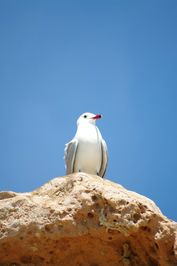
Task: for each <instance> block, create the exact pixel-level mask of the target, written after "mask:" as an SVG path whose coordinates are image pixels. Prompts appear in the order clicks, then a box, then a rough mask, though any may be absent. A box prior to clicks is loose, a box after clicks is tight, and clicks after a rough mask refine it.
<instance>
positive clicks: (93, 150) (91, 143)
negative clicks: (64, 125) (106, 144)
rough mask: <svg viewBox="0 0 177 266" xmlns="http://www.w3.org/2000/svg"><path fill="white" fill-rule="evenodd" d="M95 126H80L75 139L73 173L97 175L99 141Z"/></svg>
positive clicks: (99, 158)
mask: <svg viewBox="0 0 177 266" xmlns="http://www.w3.org/2000/svg"><path fill="white" fill-rule="evenodd" d="M100 136H101V134H100V132H99V129H98V128H97V127H96V126H95V125H84V126H82V125H80V126H79V127H78V130H77V133H76V137H77V139H78V140H79V145H78V149H77V155H76V158H75V171H76V172H78V171H82V172H87V173H90V174H97V173H98V172H99V170H100V167H101V161H102V153H101V139H100Z"/></svg>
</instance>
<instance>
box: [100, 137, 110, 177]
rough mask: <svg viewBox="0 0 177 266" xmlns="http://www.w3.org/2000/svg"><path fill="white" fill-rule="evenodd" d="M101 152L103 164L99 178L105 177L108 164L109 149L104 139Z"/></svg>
mask: <svg viewBox="0 0 177 266" xmlns="http://www.w3.org/2000/svg"><path fill="white" fill-rule="evenodd" d="M101 151H102V163H101V168H100V172H99V176H101V177H104V175H105V173H106V168H107V164H108V149H107V145H106V142H105V141H104V139H102V140H101Z"/></svg>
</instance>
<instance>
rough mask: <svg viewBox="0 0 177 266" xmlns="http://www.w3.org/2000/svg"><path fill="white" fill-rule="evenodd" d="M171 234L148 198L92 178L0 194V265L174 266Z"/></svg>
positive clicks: (174, 228) (176, 250) (175, 241)
mask: <svg viewBox="0 0 177 266" xmlns="http://www.w3.org/2000/svg"><path fill="white" fill-rule="evenodd" d="M176 234H177V224H176V223H175V222H173V221H170V220H169V219H167V218H166V217H164V216H163V215H162V213H161V212H160V210H159V209H158V207H157V206H156V205H155V204H154V203H153V202H152V201H151V200H149V199H148V198H146V197H144V196H141V195H139V194H137V193H135V192H131V191H128V190H126V189H125V188H123V187H122V186H120V185H117V184H115V183H113V182H110V181H108V180H104V179H101V178H99V177H97V176H91V175H87V174H84V173H78V174H73V175H70V176H66V177H60V178H55V179H53V180H52V181H50V182H49V183H47V184H45V185H44V186H42V187H41V188H39V189H37V190H35V191H33V192H31V193H15V192H1V193H0V266H2V265H4V266H10V265H11V266H12V265H13V266H17V265H22V266H25V265H29V266H33V265H36V266H38V265H39V266H42V265H44V266H45V265H51V266H54V265H56V266H76V265H77V266H108V265H109V266H129V265H130V266H175V265H177V238H176Z"/></svg>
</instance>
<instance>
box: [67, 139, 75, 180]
mask: <svg viewBox="0 0 177 266" xmlns="http://www.w3.org/2000/svg"><path fill="white" fill-rule="evenodd" d="M77 147H78V140H77V139H73V140H72V141H70V142H69V143H67V144H66V145H65V150H64V160H65V168H66V174H67V175H69V174H71V173H73V172H74V161H75V158H76V152H77Z"/></svg>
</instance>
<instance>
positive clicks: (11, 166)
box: [0, 0, 177, 220]
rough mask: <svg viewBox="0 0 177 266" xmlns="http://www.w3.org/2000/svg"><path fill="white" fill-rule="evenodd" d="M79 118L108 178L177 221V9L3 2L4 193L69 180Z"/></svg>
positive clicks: (0, 107)
mask: <svg viewBox="0 0 177 266" xmlns="http://www.w3.org/2000/svg"><path fill="white" fill-rule="evenodd" d="M85 111H89V112H93V113H101V114H103V119H102V120H99V121H98V122H97V125H98V127H99V129H100V131H101V132H102V135H103V137H104V138H105V140H106V142H107V145H108V149H109V168H108V171H107V178H109V179H111V180H113V181H114V182H117V183H120V184H121V185H123V186H125V187H126V188H127V189H129V190H133V191H136V192H138V193H140V194H143V195H145V196H147V197H149V198H151V199H152V200H154V201H155V202H156V204H157V205H158V206H159V207H160V209H161V210H162V212H163V213H164V214H165V215H166V216H168V217H169V218H172V219H173V220H177V207H176V206H177V1H176V0H170V1H169V0H166V1H163V0H159V1H157V0H149V1H145V0H139V1H138V0H135V1H132V0H109V1H108V0H107V1H104V0H85V1H83V0H80V1H79V0H74V1H73V0H70V1H69V0H63V1H60V0H58V1H57V0H56V1H55V0H50V1H49V0H48V1H46V0H41V1H40V0H30V1H23V0H11V1H10V0H1V1H0V132H1V134H0V136H1V138H0V190H13V191H17V192H25V191H31V190H33V189H35V188H36V187H39V186H41V185H42V184H44V183H45V182H48V181H49V180H50V179H52V178H54V177H56V176H63V175H64V174H65V168H64V162H63V149H64V144H65V143H66V142H68V141H69V140H71V138H72V137H73V136H74V134H75V131H76V120H77V118H78V116H79V115H80V114H82V113H83V112H85Z"/></svg>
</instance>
